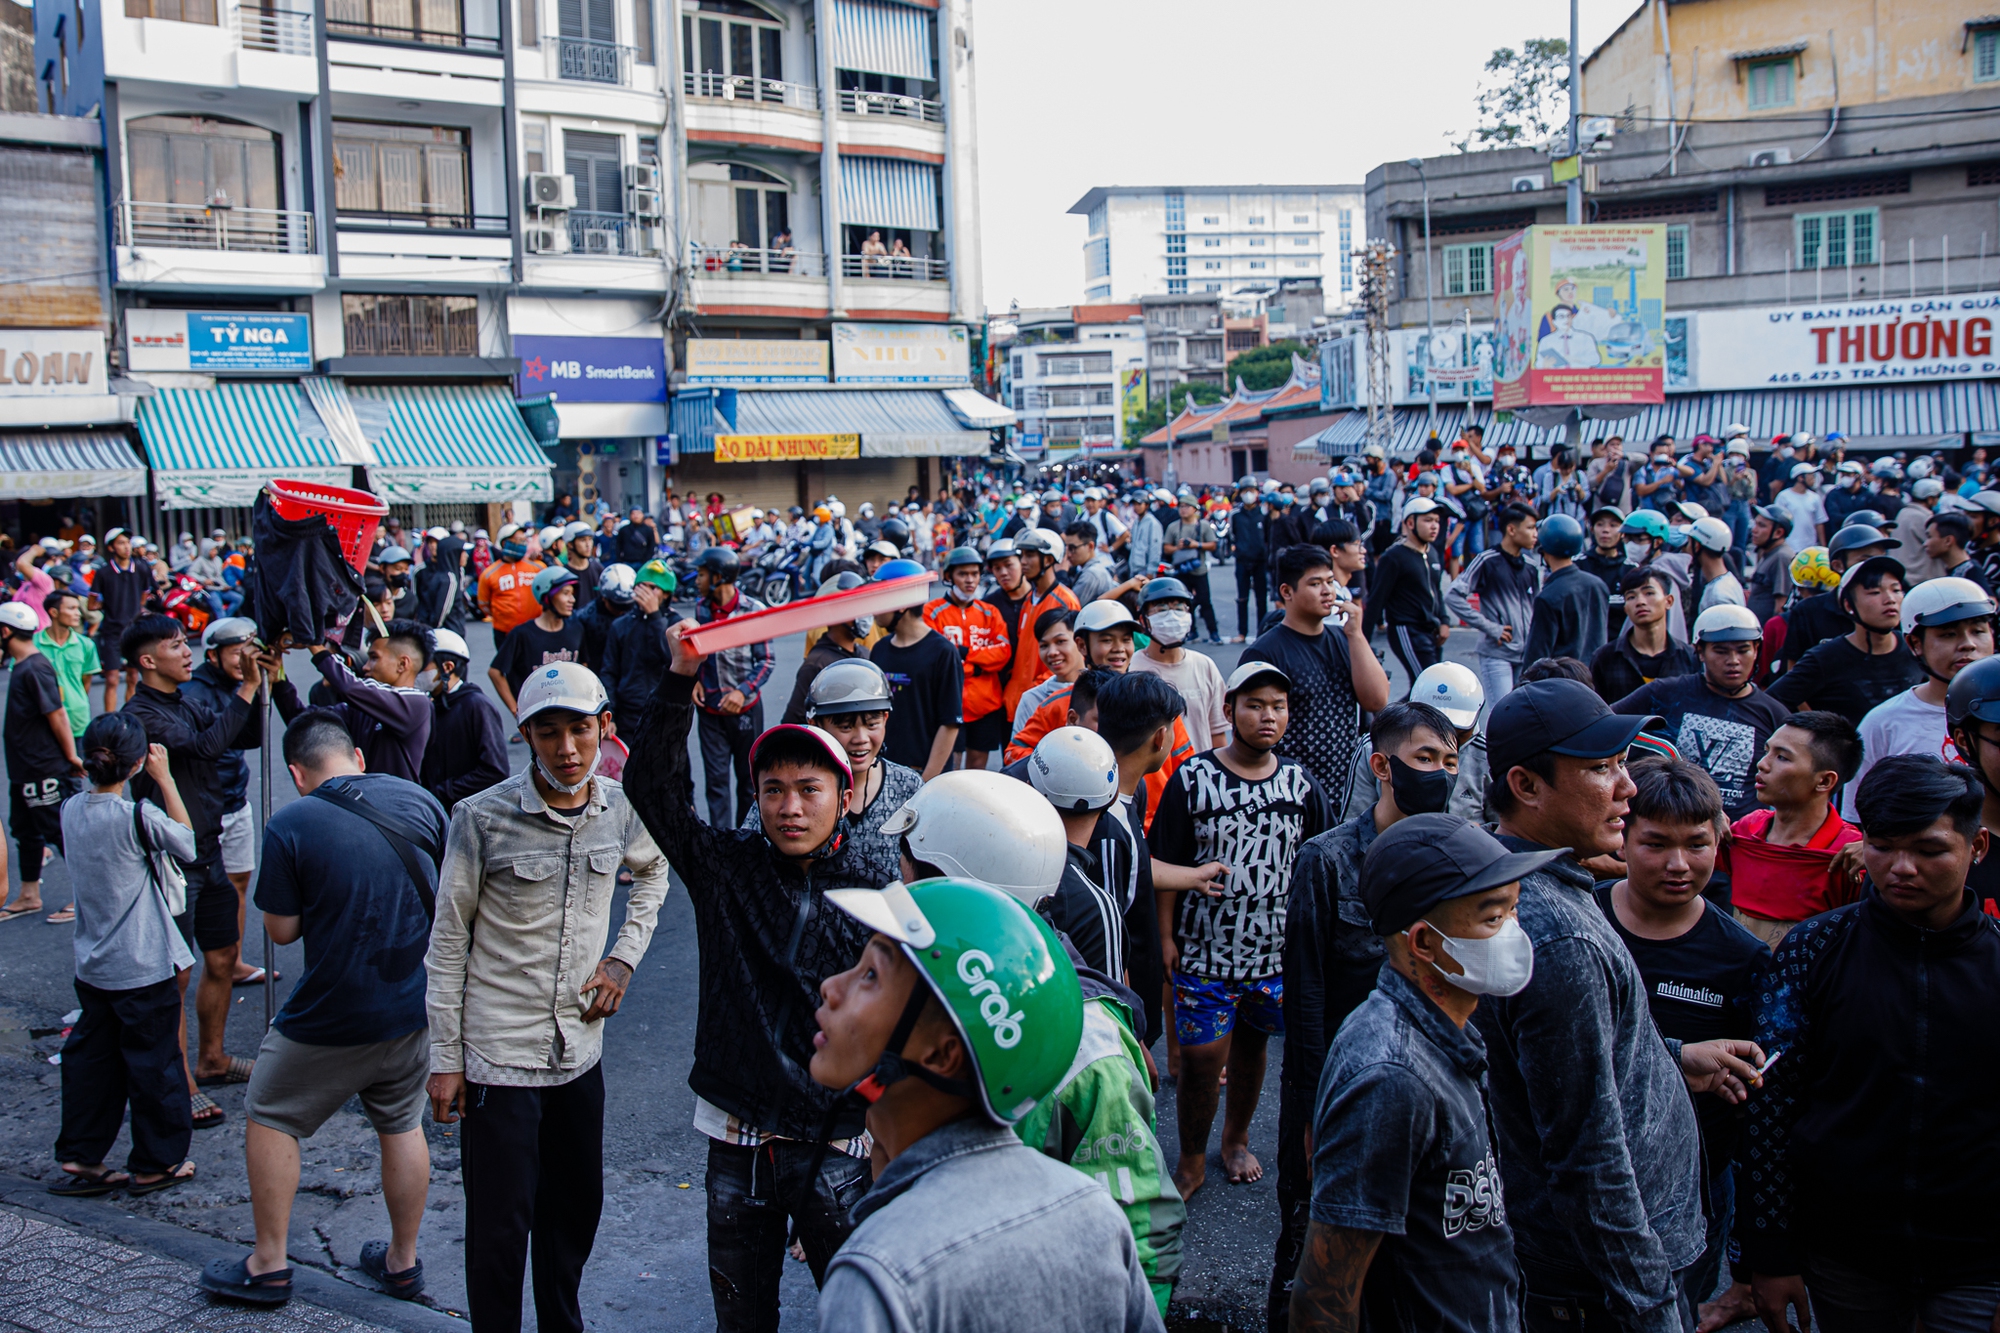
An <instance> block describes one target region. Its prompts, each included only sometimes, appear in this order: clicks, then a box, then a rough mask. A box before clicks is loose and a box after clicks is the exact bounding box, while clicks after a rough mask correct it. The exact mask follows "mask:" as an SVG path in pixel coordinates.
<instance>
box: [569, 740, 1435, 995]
mask: <svg viewBox="0 0 2000 1333" xmlns="http://www.w3.org/2000/svg"><path fill="white" fill-rule="evenodd" d="M603 760H604V746H603V744H602V743H601V742H600V744H599V745H598V747H597V756H596V758H594V759H592V760H591V761H590V767H589V768H588V769H586V770H584V774H583V777H582V779H581V780H580V781H578V782H577V783H576V784H575V785H574V786H570V785H566V784H564V783H561V782H558V781H557V780H556V775H555V774H553V773H551V772H549V766H548V765H547V764H545V763H543V762H542V757H541V756H540V755H536V756H535V768H536V770H537V771H539V772H540V773H541V775H542V781H544V782H546V783H548V784H549V785H550V786H551V787H554V788H555V789H556V790H557V791H559V792H561V793H562V794H563V795H565V796H574V795H576V794H577V793H578V792H580V791H582V790H583V789H584V788H585V787H588V786H589V785H590V780H591V779H592V778H594V777H596V776H597V766H598V764H600V763H602V762H603ZM1454 956H1456V955H1454Z"/></svg>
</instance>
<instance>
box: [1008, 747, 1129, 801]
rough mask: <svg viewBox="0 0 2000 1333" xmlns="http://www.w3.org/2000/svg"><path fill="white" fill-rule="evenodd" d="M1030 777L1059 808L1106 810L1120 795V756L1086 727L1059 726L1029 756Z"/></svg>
mask: <svg viewBox="0 0 2000 1333" xmlns="http://www.w3.org/2000/svg"><path fill="white" fill-rule="evenodd" d="M1028 781H1029V783H1030V784H1032V785H1033V787H1034V789H1035V790H1036V791H1038V792H1040V793H1041V794H1042V795H1043V796H1046V797H1047V798H1048V801H1049V804H1050V805H1052V806H1054V807H1055V808H1056V809H1057V810H1062V811H1068V812H1070V813H1082V812H1085V811H1091V810H1103V809H1105V808H1107V807H1108V806H1109V805H1110V804H1111V803H1112V802H1113V801H1115V800H1117V799H1118V758H1117V756H1116V755H1114V754H1112V753H1111V745H1110V743H1109V742H1108V741H1106V740H1105V739H1104V738H1103V737H1102V736H1100V735H1098V734H1097V733H1096V732H1094V731H1092V730H1090V729H1089V728H1087V727H1057V728H1056V729H1055V730H1054V731H1052V732H1050V733H1049V734H1048V735H1046V736H1044V737H1042V741H1041V744H1039V745H1037V746H1036V747H1035V752H1034V753H1033V754H1031V755H1029V756H1028Z"/></svg>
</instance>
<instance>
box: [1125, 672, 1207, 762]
mask: <svg viewBox="0 0 2000 1333" xmlns="http://www.w3.org/2000/svg"><path fill="white" fill-rule="evenodd" d="M1126 669H1127V670H1128V671H1143V672H1146V673H1147V674H1148V675H1154V676H1158V677H1160V678H1161V679H1162V680H1164V681H1166V682H1167V684H1169V685H1171V686H1173V687H1174V688H1175V689H1177V690H1179V691H1180V692H1181V698H1182V700H1184V701H1185V702H1186V704H1187V729H1188V737H1189V738H1190V739H1191V740H1192V741H1193V742H1194V748H1195V749H1197V750H1206V749H1208V748H1209V746H1210V745H1212V744H1213V743H1214V738H1215V737H1217V736H1227V735H1228V734H1229V719H1228V717H1227V715H1226V714H1224V712H1223V711H1222V695H1223V692H1224V691H1225V690H1226V689H1227V688H1228V682H1227V681H1225V680H1223V678H1222V668H1220V667H1218V666H1216V664H1215V663H1214V661H1213V660H1212V659H1210V658H1208V657H1206V656H1204V655H1202V654H1201V653H1198V652H1196V651H1195V650H1194V649H1192V648H1187V649H1183V650H1182V652H1181V660H1180V661H1178V662H1175V663H1173V664H1171V665H1169V664H1168V663H1165V662H1156V661H1154V660H1153V658H1152V656H1151V655H1150V654H1147V653H1134V654H1133V655H1132V665H1131V666H1130V667H1128V668H1126Z"/></svg>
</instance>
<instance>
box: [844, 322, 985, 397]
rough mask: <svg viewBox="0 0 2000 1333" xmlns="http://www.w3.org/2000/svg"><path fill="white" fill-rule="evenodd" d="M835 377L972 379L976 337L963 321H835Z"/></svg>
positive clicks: (852, 380) (850, 380)
mask: <svg viewBox="0 0 2000 1333" xmlns="http://www.w3.org/2000/svg"><path fill="white" fill-rule="evenodd" d="M833 377H834V379H836V380H838V381H840V382H841V383H843V384H967V383H970V382H971V380H972V348H971V342H970V339H969V338H968V337H967V335H966V331H965V326H964V325H962V324H836V325H834V326H833Z"/></svg>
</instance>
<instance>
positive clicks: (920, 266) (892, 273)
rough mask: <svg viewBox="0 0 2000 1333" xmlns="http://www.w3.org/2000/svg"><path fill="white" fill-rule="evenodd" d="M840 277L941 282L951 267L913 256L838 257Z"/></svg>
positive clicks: (933, 260)
mask: <svg viewBox="0 0 2000 1333" xmlns="http://www.w3.org/2000/svg"><path fill="white" fill-rule="evenodd" d="M840 275H841V276H842V277H844V278H861V279H864V280H869V281H877V282H945V281H948V280H949V279H950V277H951V267H950V264H949V263H948V262H947V261H946V260H942V259H920V258H918V257H917V256H915V255H842V256H841V257H840Z"/></svg>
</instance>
